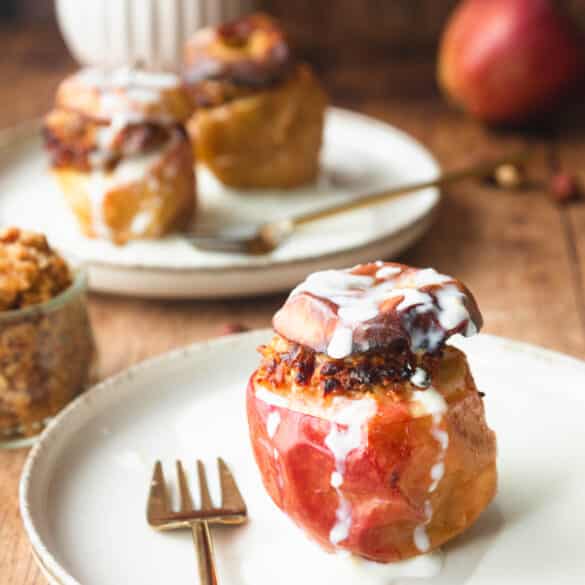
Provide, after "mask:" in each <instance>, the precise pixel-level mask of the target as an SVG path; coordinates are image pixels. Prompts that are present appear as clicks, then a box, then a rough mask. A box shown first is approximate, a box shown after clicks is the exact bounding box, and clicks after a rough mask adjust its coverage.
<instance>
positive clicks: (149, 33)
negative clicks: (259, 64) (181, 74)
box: [56, 0, 255, 70]
mask: <svg viewBox="0 0 585 585" xmlns="http://www.w3.org/2000/svg"><path fill="white" fill-rule="evenodd" d="M254 5H255V0H56V8H57V18H58V21H59V26H60V28H61V32H62V33H63V37H64V38H65V42H66V43H67V46H68V47H69V50H70V51H71V53H72V54H73V56H74V57H75V58H76V59H77V60H78V61H79V62H80V63H81V64H83V65H110V66H114V65H125V64H128V63H138V62H139V63H142V64H144V65H145V66H146V67H149V68H153V69H163V70H177V69H178V68H179V66H180V64H181V59H182V54H183V46H184V44H185V41H186V40H187V39H188V38H189V36H190V35H191V34H192V33H193V32H195V31H196V30H197V29H199V28H202V27H205V26H208V25H216V24H219V23H221V22H225V21H229V20H232V19H235V18H238V17H240V16H243V15H245V14H248V13H250V12H252V11H253V10H254Z"/></svg>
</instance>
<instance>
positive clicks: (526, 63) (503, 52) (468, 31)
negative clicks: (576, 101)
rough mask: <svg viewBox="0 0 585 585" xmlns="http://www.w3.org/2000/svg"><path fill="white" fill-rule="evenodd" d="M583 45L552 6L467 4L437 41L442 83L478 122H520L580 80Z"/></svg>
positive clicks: (511, 0)
mask: <svg viewBox="0 0 585 585" xmlns="http://www.w3.org/2000/svg"><path fill="white" fill-rule="evenodd" d="M584 43H585V41H584V37H583V35H582V34H581V33H580V31H579V30H578V29H577V28H576V27H575V26H574V25H573V23H571V22H570V20H569V19H568V17H566V16H565V15H564V14H562V13H560V12H559V11H558V9H557V8H555V6H554V2H553V1H552V0H465V1H464V2H462V3H461V4H460V5H459V7H458V8H457V9H456V10H455V12H454V13H453V15H452V17H451V19H450V21H449V23H448V25H447V27H446V29H445V32H444V34H443V38H442V40H441V45H440V49H439V64H438V76H439V83H440V85H441V86H442V87H443V89H444V91H445V92H446V94H447V95H448V96H449V97H450V98H451V99H452V100H453V101H454V102H455V103H456V104H459V105H460V106H461V107H463V108H464V109H465V110H467V111H468V112H469V113H471V114H472V115H473V116H475V117H476V118H479V119H480V120H483V121H485V122H488V123H519V122H523V121H526V120H527V119H530V118H532V117H534V116H535V115H537V114H539V113H543V112H545V111H547V110H550V109H551V108H553V107H554V106H555V105H556V103H557V102H558V100H559V99H560V98H561V97H562V96H563V95H564V94H565V93H566V92H567V91H568V90H569V89H570V88H571V87H572V86H573V85H574V84H575V83H576V81H577V80H578V79H580V78H581V76H582V74H583V72H584V70H585V54H584V51H585V49H584V46H585V45H584Z"/></svg>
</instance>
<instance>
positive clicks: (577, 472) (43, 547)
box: [20, 331, 585, 585]
mask: <svg viewBox="0 0 585 585" xmlns="http://www.w3.org/2000/svg"><path fill="white" fill-rule="evenodd" d="M269 335H270V334H269V332H267V331H260V332H254V333H248V334H244V335H239V336H235V337H230V338H224V339H221V340H217V341H212V342H209V343H204V344H198V345H194V346H191V347H189V348H187V349H185V350H180V351H176V352H174V353H171V354H167V355H166V356H162V357H160V358H157V359H155V360H152V361H149V362H146V363H144V364H141V365H139V366H136V367H134V368H132V369H130V370H128V371H126V372H124V373H122V374H120V375H119V376H117V377H115V378H112V379H110V380H108V381H106V382H104V383H102V384H100V385H99V386H97V387H95V388H94V389H92V390H91V391H90V392H89V393H87V394H86V395H84V396H83V397H81V398H79V399H78V400H77V401H76V402H74V403H73V404H72V405H71V406H70V407H68V408H67V409H66V410H65V411H64V412H63V413H62V414H61V415H60V416H59V417H57V419H56V420H55V421H54V422H53V423H52V424H51V425H50V427H49V428H48V429H47V430H46V431H45V433H44V434H43V435H42V437H41V439H40V441H39V443H38V444H37V446H36V447H35V448H34V449H33V451H32V452H31V454H30V456H29V459H28V461H27V463H26V466H25V469H24V473H23V477H22V482H21V492H20V504H21V513H22V517H23V520H24V525H25V528H26V531H27V534H28V536H29V539H30V541H31V544H32V547H33V550H34V552H35V555H36V556H37V557H38V560H39V562H40V564H41V566H42V567H43V568H44V571H45V572H46V573H47V575H49V576H51V577H50V578H51V582H52V583H57V584H60V585H78V584H83V585H94V584H96V585H129V584H132V583H140V584H141V585H149V584H153V585H154V584H157V585H159V584H160V583H173V584H175V585H181V584H183V583H184V584H185V585H187V584H188V583H193V582H196V565H195V559H194V552H193V548H192V544H191V541H190V534H188V533H174V534H160V533H156V532H154V531H152V530H150V529H149V528H148V527H147V525H146V520H145V503H146V496H147V492H148V483H149V479H150V474H151V466H152V464H153V462H154V460H155V459H157V458H161V459H162V460H163V462H164V464H165V467H166V468H167V470H168V473H169V476H171V477H172V466H173V464H174V460H175V459H176V458H182V459H183V460H184V461H187V462H189V461H190V462H193V461H194V460H195V458H196V457H203V458H204V459H206V460H207V461H211V460H212V458H213V456H214V455H216V454H221V455H222V456H224V458H225V459H226V460H227V461H228V463H229V464H230V466H231V467H232V469H233V470H234V472H235V475H236V477H237V479H238V482H239V484H240V487H241V489H242V492H243V494H244V496H245V498H246V500H247V502H248V505H249V511H250V518H251V519H250V522H249V523H248V525H246V526H243V527H237V528H229V529H225V530H222V529H217V530H215V531H214V534H215V540H216V548H217V557H218V563H219V568H220V582H221V583H222V584H224V585H237V584H243V585H268V584H272V583H278V584H279V585H288V584H291V585H293V584H295V585H296V584H298V583H331V582H336V583H340V584H344V583H346V582H347V575H346V574H345V573H344V572H343V567H342V570H340V572H339V574H337V575H336V574H335V570H336V565H335V564H331V562H330V556H329V555H326V554H325V553H321V552H320V551H318V550H317V549H316V548H315V547H314V545H311V544H309V543H308V542H307V541H306V539H305V537H304V536H303V535H302V534H301V532H300V531H299V530H298V529H297V528H295V527H294V526H292V524H290V523H289V521H288V520H287V519H286V518H285V517H284V516H283V515H282V514H281V513H280V512H279V511H278V510H277V509H276V508H275V506H274V505H273V504H272V503H271V501H270V500H269V498H268V496H267V495H266V494H265V493H264V491H263V488H262V486H261V483H260V479H259V476H258V472H257V470H256V468H255V464H254V462H253V458H252V454H251V449H250V446H249V442H248V436H247V427H246V420H245V419H246V417H245V408H244V394H245V386H246V383H247V380H248V376H249V374H250V373H251V371H252V370H253V369H254V367H255V366H256V364H257V361H258V359H257V355H256V353H255V347H256V346H257V345H258V344H259V343H262V342H264V341H266V340H267V339H268V338H269ZM457 345H459V346H461V347H463V348H464V349H465V351H466V352H467V354H468V356H469V359H470V363H471V367H472V370H473V372H474V376H475V378H476V381H477V383H478V385H479V387H480V388H481V389H482V390H483V391H484V392H486V398H485V402H486V407H487V415H488V421H489V423H490V426H492V428H494V430H495V431H496V433H497V435H498V444H499V473H500V480H499V493H498V495H497V498H496V500H495V502H494V503H493V504H492V505H491V506H490V507H489V509H488V510H487V511H486V512H485V513H484V514H483V515H482V517H481V518H480V520H479V521H478V523H477V524H476V525H475V526H474V527H473V528H472V529H471V530H470V531H468V532H467V533H466V534H464V535H463V536H462V537H460V538H458V539H456V540H455V541H453V542H452V543H450V544H449V545H448V546H447V547H445V564H444V568H443V571H442V573H441V574H440V575H439V576H438V577H436V578H434V579H433V580H432V581H426V582H428V583H433V585H436V584H443V585H447V584H449V585H459V584H463V583H469V584H472V585H488V584H489V585H493V584H494V583H499V584H502V585H508V584H510V585H511V584H514V585H522V584H524V583H526V584H530V585H540V584H542V585H545V584H546V585H549V584H550V583H555V585H569V584H575V585H576V584H582V583H583V582H585V557H584V556H583V543H582V534H583V526H584V525H585V507H584V506H583V495H582V494H583V484H584V482H585V466H584V465H583V463H584V461H585V430H584V426H583V420H584V419H585V392H584V389H585V363H583V362H580V361H577V360H575V359H572V358H569V357H566V356H563V355H560V354H556V353H553V352H550V351H546V350H542V349H539V348H536V347H533V346H530V345H526V344H522V343H518V342H513V341H508V340H505V339H501V338H497V337H492V336H486V335H481V336H479V337H476V338H472V339H470V340H465V341H461V342H458V343H457ZM210 479H212V480H213V479H216V478H214V477H213V476H212V477H211V478H210ZM212 487H214V488H215V491H217V485H216V483H214V484H212ZM362 582H364V583H365V584H366V583H367V581H366V580H363V581H362ZM372 582H373V583H380V580H379V579H377V580H375V581H372ZM389 582H390V581H389ZM405 582H408V583H412V581H405ZM417 582H418V581H417Z"/></svg>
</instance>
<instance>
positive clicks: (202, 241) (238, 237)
mask: <svg viewBox="0 0 585 585" xmlns="http://www.w3.org/2000/svg"><path fill="white" fill-rule="evenodd" d="M527 158H528V152H527V151H522V152H519V153H515V154H512V155H508V156H503V157H501V158H496V159H491V160H484V161H480V162H479V163H476V164H473V165H471V166H467V167H464V168H461V169H456V170H453V171H447V172H445V173H442V174H441V175H439V176H438V177H437V178H436V179H433V180H430V181H421V182H418V183H411V184H409V185H402V186H399V187H393V188H392V189H386V190H385V191H381V192H377V193H371V194H369V195H364V196H363V197H359V198H355V199H351V200H349V201H344V202H343V203H338V204H336V205H331V206H329V207H324V208H321V209H316V210H314V211H308V212H306V213H300V214H298V215H293V216H291V217H288V218H285V219H278V220H275V221H269V222H266V223H263V224H260V225H257V226H250V227H241V228H238V229H237V230H234V228H231V229H229V228H228V229H224V230H219V231H216V232H213V233H210V234H206V233H194V234H192V235H188V236H186V239H187V241H188V242H190V243H191V244H193V245H194V246H195V247H197V248H199V249H201V250H209V251H213V252H230V253H235V254H254V255H257V254H268V253H269V252H272V251H273V250H274V249H276V248H277V247H278V246H280V245H281V244H282V243H283V242H284V241H285V240H286V239H288V238H289V237H290V236H291V235H292V234H293V233H294V232H295V230H297V229H298V228H299V227H301V226H303V225H306V224H308V223H311V222H314V221H319V220H321V219H325V218H328V217H332V216H334V215H339V214H341V213H346V212H348V211H354V210H355V209H361V208H363V207H369V206H371V205H377V204H379V203H384V202H386V201H389V200H391V199H396V198H398V197H401V196H404V195H407V194H408V193H412V192H413V191H420V190H422V189H428V188H429V187H444V186H446V185H450V184H452V183H456V182H458V181H463V180H464V179H471V178H484V177H488V176H492V175H493V174H494V173H495V172H496V170H497V169H498V168H500V167H502V166H504V165H519V164H520V163H522V162H524V161H525V160H526V159H527Z"/></svg>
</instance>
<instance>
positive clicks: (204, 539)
mask: <svg viewBox="0 0 585 585" xmlns="http://www.w3.org/2000/svg"><path fill="white" fill-rule="evenodd" d="M191 531H192V533H193V544H194V545H195V550H196V551H197V560H198V561H199V580H200V581H201V585H217V584H218V580H217V571H216V569H215V558H214V554H213V541H212V540H211V533H210V532H209V524H208V523H207V522H205V521H201V522H195V523H193V524H191Z"/></svg>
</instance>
